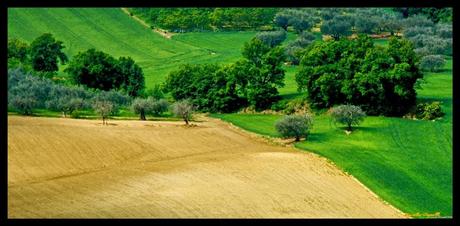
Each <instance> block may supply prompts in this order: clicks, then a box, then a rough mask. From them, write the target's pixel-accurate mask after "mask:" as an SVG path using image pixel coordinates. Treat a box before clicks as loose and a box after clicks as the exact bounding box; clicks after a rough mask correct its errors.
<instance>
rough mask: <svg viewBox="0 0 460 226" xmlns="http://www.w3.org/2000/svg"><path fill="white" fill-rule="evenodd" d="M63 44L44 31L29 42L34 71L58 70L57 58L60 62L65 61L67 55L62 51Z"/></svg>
mask: <svg viewBox="0 0 460 226" xmlns="http://www.w3.org/2000/svg"><path fill="white" fill-rule="evenodd" d="M62 49H64V45H63V44H62V42H61V41H58V40H56V39H54V37H53V35H52V34H49V33H45V34H43V35H41V36H39V37H38V38H36V39H35V40H34V41H32V43H31V44H30V57H31V60H32V66H33V69H34V70H35V71H42V72H55V71H58V70H59V68H58V60H59V61H60V62H61V64H65V63H66V62H67V60H68V59H67V56H66V55H65V53H64V52H63V51H62Z"/></svg>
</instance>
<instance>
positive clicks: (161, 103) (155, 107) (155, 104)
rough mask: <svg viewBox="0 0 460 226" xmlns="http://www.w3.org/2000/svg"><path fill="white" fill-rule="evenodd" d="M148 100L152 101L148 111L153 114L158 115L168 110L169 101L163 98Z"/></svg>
mask: <svg viewBox="0 0 460 226" xmlns="http://www.w3.org/2000/svg"><path fill="white" fill-rule="evenodd" d="M150 101H151V102H152V106H151V108H150V112H152V114H153V115H154V116H160V115H161V114H163V112H166V111H168V108H169V103H168V101H166V100H165V99H160V100H150Z"/></svg>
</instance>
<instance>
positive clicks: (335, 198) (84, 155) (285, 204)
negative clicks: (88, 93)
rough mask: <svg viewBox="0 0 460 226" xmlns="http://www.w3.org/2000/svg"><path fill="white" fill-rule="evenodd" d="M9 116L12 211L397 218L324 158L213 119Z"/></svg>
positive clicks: (108, 215)
mask: <svg viewBox="0 0 460 226" xmlns="http://www.w3.org/2000/svg"><path fill="white" fill-rule="evenodd" d="M110 123H112V124H111V125H108V126H102V125H101V123H100V121H95V120H75V119H55V118H36V117H19V116H9V117H8V216H9V217H10V218H31V217H33V218H112V217H116V218H156V217H161V218H163V217H168V218H169V217H172V218H176V217H183V218H185V217H199V218H208V217H209V218H211V217H212V218H213V217H224V218H233V217H238V218H260V217H262V218H265V217H269V218H277V217H283V218H284V217H301V218H303V217H315V218H330V217H341V218H350V217H360V218H374V217H375V218H399V217H404V215H403V214H402V213H401V212H399V211H398V210H396V209H394V208H393V207H391V206H389V205H387V204H385V203H383V202H382V201H381V200H380V199H379V198H377V197H376V196H375V195H374V194H373V193H371V192H370V191H368V190H367V189H366V188H365V187H364V186H363V185H361V184H360V183H359V182H357V181H356V180H354V179H353V178H352V177H350V176H348V175H346V174H344V173H343V172H341V171H340V170H339V169H337V168H336V167H335V166H334V165H332V164H330V163H329V162H327V161H326V160H325V159H324V158H321V157H318V156H316V155H314V154H310V153H305V152H300V151H298V150H295V149H292V148H289V147H281V146H276V145H271V144H269V143H266V142H264V141H262V140H258V139H254V138H251V136H249V135H247V134H245V133H244V132H241V131H238V130H235V129H233V128H231V127H230V126H229V125H228V124H225V123H224V122H220V121H217V120H214V119H206V120H205V121H203V122H200V123H195V124H196V125H197V126H195V127H184V126H182V123H180V122H152V121H144V122H141V121H110Z"/></svg>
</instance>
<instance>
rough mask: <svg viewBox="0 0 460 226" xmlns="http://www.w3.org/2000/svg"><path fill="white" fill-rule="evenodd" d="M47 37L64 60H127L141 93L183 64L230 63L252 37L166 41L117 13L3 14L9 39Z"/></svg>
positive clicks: (201, 35) (89, 10) (214, 35)
mask: <svg viewBox="0 0 460 226" xmlns="http://www.w3.org/2000/svg"><path fill="white" fill-rule="evenodd" d="M25 28H26V29H25ZM47 32H48V33H52V34H53V35H54V36H55V37H56V38H57V39H58V40H61V41H63V42H64V45H65V46H66V48H65V49H64V50H65V52H66V54H67V55H68V56H69V57H72V56H73V55H75V54H77V53H78V52H79V51H84V50H86V49H88V48H96V49H98V50H102V51H104V52H107V53H109V54H111V55H113V56H116V57H119V56H131V57H132V58H133V59H134V60H135V61H136V62H138V63H139V65H140V66H141V67H142V68H143V70H144V74H145V77H146V86H147V88H149V87H152V86H153V85H154V84H158V83H161V82H163V81H164V78H165V76H166V75H167V74H168V72H169V71H171V70H173V69H175V68H176V67H177V66H178V65H180V64H183V63H205V62H231V61H234V60H235V59H236V58H238V57H239V56H240V51H241V48H242V45H243V43H244V42H246V41H248V40H249V39H250V38H251V37H253V36H254V34H255V33H254V32H224V33H211V32H210V33H188V34H183V35H175V36H173V38H172V39H166V38H163V37H162V36H161V35H159V34H157V33H155V32H153V31H152V30H151V29H149V28H146V27H145V26H142V25H141V24H140V23H139V22H137V21H136V20H133V19H132V18H130V17H129V15H127V14H126V13H124V12H123V11H122V10H121V9H120V8H19V9H15V8H9V9H8V37H9V38H12V37H15V38H19V39H22V40H24V41H27V42H31V41H32V40H33V39H34V38H36V37H38V36H39V35H41V34H43V33H47ZM62 69H63V67H61V70H62Z"/></svg>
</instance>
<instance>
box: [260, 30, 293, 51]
mask: <svg viewBox="0 0 460 226" xmlns="http://www.w3.org/2000/svg"><path fill="white" fill-rule="evenodd" d="M256 37H257V38H258V39H260V40H261V41H262V42H263V43H265V44H266V45H268V46H270V47H274V46H277V45H279V44H281V43H282V42H283V41H284V40H285V39H286V31H285V30H282V29H281V30H278V31H265V32H260V33H257V34H256Z"/></svg>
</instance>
